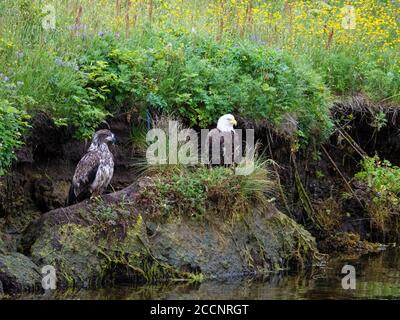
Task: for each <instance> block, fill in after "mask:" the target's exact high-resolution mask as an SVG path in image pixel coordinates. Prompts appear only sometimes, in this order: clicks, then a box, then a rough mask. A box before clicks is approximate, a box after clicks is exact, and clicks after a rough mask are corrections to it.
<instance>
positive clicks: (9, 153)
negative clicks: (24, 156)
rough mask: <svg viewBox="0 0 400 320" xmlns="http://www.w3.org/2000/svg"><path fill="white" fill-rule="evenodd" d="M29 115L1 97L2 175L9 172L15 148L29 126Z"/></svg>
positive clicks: (0, 165) (0, 144)
mask: <svg viewBox="0 0 400 320" xmlns="http://www.w3.org/2000/svg"><path fill="white" fill-rule="evenodd" d="M28 119H29V117H28V115H27V114H26V113H25V112H23V111H19V110H18V109H16V108H15V107H13V106H12V105H11V104H10V102H9V101H7V100H4V99H0V176H2V175H4V174H5V173H6V172H7V169H8V167H9V166H10V165H11V162H12V161H13V160H14V159H15V150H16V149H17V148H18V147H20V146H21V145H22V144H23V143H22V134H23V133H24V131H25V129H26V128H28V126H29V124H28Z"/></svg>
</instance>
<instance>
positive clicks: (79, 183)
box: [72, 151, 101, 197]
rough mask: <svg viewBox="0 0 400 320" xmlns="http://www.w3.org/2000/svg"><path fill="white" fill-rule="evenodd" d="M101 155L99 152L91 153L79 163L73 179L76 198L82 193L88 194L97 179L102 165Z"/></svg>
mask: <svg viewBox="0 0 400 320" xmlns="http://www.w3.org/2000/svg"><path fill="white" fill-rule="evenodd" d="M100 159H101V154H100V153H99V152H97V151H89V152H88V153H86V154H85V155H84V156H83V157H82V159H81V160H80V161H79V163H78V165H77V166H76V169H75V174H74V177H73V179H72V186H73V191H74V194H75V197H78V196H79V194H81V193H87V192H88V191H89V187H90V185H91V184H92V183H93V181H94V179H95V178H96V174H97V170H98V168H99V165H100Z"/></svg>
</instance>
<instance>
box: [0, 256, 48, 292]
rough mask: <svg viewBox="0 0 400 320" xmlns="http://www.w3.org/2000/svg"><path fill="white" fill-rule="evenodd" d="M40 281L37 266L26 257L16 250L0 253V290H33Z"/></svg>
mask: <svg viewBox="0 0 400 320" xmlns="http://www.w3.org/2000/svg"><path fill="white" fill-rule="evenodd" d="M40 281H41V275H40V273H39V268H38V267H37V266H36V265H35V264H34V263H33V262H32V261H31V260H30V259H29V258H28V257H26V256H24V255H22V254H20V253H17V252H13V253H10V254H0V284H1V286H0V292H1V290H3V291H4V293H11V294H13V293H17V292H20V291H29V290H34V289H35V288H37V287H38V285H39V284H40Z"/></svg>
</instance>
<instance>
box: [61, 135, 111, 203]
mask: <svg viewBox="0 0 400 320" xmlns="http://www.w3.org/2000/svg"><path fill="white" fill-rule="evenodd" d="M115 141H116V139H115V135H114V134H113V133H112V132H111V131H110V130H99V131H97V132H96V133H95V134H94V136H93V139H92V143H91V144H90V147H89V149H88V151H87V153H86V154H85V155H84V156H83V157H82V159H81V160H80V161H79V163H78V165H77V166H76V169H75V174H74V177H73V179H72V184H71V187H70V189H69V196H68V201H67V203H68V205H71V204H74V203H76V202H79V201H82V200H83V199H85V198H88V197H91V198H92V197H96V196H98V195H100V194H102V193H103V192H104V190H105V189H106V188H107V186H108V185H109V183H110V181H111V178H112V176H113V174H114V158H113V155H112V153H111V152H110V149H109V148H108V144H109V143H115Z"/></svg>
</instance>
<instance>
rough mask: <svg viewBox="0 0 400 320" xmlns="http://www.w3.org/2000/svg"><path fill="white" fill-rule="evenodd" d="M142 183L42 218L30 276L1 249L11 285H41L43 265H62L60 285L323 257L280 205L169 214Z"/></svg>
mask: <svg viewBox="0 0 400 320" xmlns="http://www.w3.org/2000/svg"><path fill="white" fill-rule="evenodd" d="M143 190H145V187H144V186H143V185H141V183H138V184H134V185H131V186H129V187H128V188H125V189H123V190H122V191H120V192H117V193H113V194H109V195H106V196H104V197H103V199H99V200H92V201H90V200H86V201H83V202H82V203H79V204H77V205H74V206H71V207H67V208H60V209H56V210H53V211H50V212H48V213H45V214H44V215H42V216H41V217H40V218H39V219H37V220H35V221H34V222H33V223H32V224H31V225H30V226H29V227H28V228H27V230H26V231H25V233H24V235H23V237H22V240H21V248H20V249H21V250H22V252H23V253H24V254H25V255H26V256H28V257H30V258H31V259H32V261H33V263H32V262H30V264H28V263H26V269H27V270H28V271H29V272H30V274H31V278H29V279H28V280H26V279H20V278H19V277H18V275H16V274H15V273H16V271H15V270H14V269H18V270H19V267H18V266H17V265H15V264H14V265H10V264H11V263H12V262H13V261H15V259H16V258H15V257H14V256H12V255H13V254H12V253H7V252H4V253H3V254H2V255H0V280H1V281H2V282H3V288H4V290H5V291H7V292H17V291H19V290H22V289H33V288H35V287H37V286H38V284H39V280H40V277H39V273H38V270H39V267H41V266H44V265H51V266H54V267H55V269H56V270H57V274H58V285H59V286H60V287H62V286H78V287H82V286H83V287H87V286H93V285H100V284H104V283H109V282H132V281H135V282H141V281H165V280H170V279H176V278H180V279H186V280H188V281H201V280H202V279H203V278H216V279H223V278H230V277H237V276H245V275H256V274H265V273H268V272H270V271H276V270H280V269H283V268H287V267H289V266H304V265H310V264H311V263H315V262H316V261H317V260H318V258H319V254H318V252H317V250H316V244H315V240H314V238H312V237H311V235H310V234H309V233H308V232H307V231H306V230H304V229H303V228H302V227H301V226H300V225H298V224H297V223H295V222H294V221H293V220H291V219H290V218H288V217H287V216H286V215H284V214H282V213H280V212H279V211H277V210H276V209H274V208H273V207H271V208H270V209H269V210H268V211H267V212H257V211H255V210H254V211H253V212H251V213H249V214H248V215H237V216H231V217H229V218H227V217H223V216H214V217H212V219H210V220H207V221H206V220H204V221H198V220H196V219H192V218H190V217H187V216H180V215H173V214H171V215H168V216H167V217H164V216H163V215H162V214H161V215H160V214H157V213H152V214H150V213H146V212H145V211H144V210H143V208H141V207H140V205H139V202H142V198H143V196H146V194H145V193H144V191H143ZM206 214H207V213H206ZM211 220H212V221H211ZM21 256H22V255H21ZM22 257H23V256H22ZM25 259H26V260H29V259H27V258H26V257H25ZM4 261H11V263H9V264H8V265H5V264H4ZM25 271H26V270H25Z"/></svg>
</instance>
